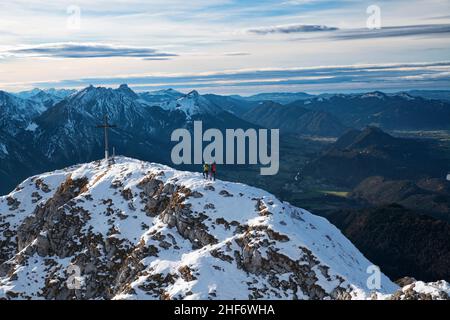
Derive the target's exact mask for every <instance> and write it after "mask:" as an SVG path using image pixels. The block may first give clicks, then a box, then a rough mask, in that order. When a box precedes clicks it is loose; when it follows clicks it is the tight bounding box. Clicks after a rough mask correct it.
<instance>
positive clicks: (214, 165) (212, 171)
mask: <svg viewBox="0 0 450 320" xmlns="http://www.w3.org/2000/svg"><path fill="white" fill-rule="evenodd" d="M211 180H214V181H216V162H215V161H214V162H213V164H212V165H211Z"/></svg>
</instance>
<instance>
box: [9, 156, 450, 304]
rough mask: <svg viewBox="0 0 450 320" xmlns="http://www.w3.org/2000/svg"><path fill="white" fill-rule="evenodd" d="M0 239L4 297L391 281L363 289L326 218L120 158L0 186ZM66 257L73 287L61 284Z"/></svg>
mask: <svg viewBox="0 0 450 320" xmlns="http://www.w3.org/2000/svg"><path fill="white" fill-rule="evenodd" d="M0 243H1V251H0V298H8V299H26V298H34V299H36V298H41V299H94V298H95V299H235V298H236V299H296V298H297V299H367V298H369V297H372V298H373V297H375V298H389V297H393V296H392V294H393V293H394V292H395V291H396V290H397V289H399V288H398V287H397V286H396V285H395V284H394V283H392V282H391V281H390V280H389V279H388V278H387V277H385V276H384V275H381V289H380V290H378V291H377V292H376V293H374V292H371V290H369V289H367V285H366V281H367V278H368V274H367V273H366V270H367V267H368V266H370V265H371V263H370V262H369V261H368V260H367V259H366V258H365V257H364V256H363V255H362V254H361V253H360V252H359V251H358V250H357V249H356V248H355V247H354V246H353V245H352V244H351V243H350V241H349V240H347V239H346V238H345V237H344V236H343V235H342V234H341V232H340V231H339V230H338V229H337V228H335V227H334V226H333V225H332V224H330V223H329V222H328V221H327V220H326V219H324V218H321V217H318V216H315V215H313V214H311V213H309V212H308V211H306V210H303V209H300V208H296V207H293V206H291V205H289V204H288V203H284V202H281V201H279V200H277V199H276V198H275V197H274V196H273V195H271V194H269V193H267V192H265V191H263V190H260V189H256V188H253V187H249V186H246V185H244V184H239V183H231V182H225V181H219V180H218V181H215V182H211V181H205V180H204V179H203V178H202V176H201V174H199V173H191V172H182V171H177V170H174V169H172V168H170V167H167V166H163V165H159V164H155V163H148V162H143V161H138V160H134V159H130V158H125V157H118V158H116V162H115V164H113V165H111V166H108V165H107V164H106V163H105V162H104V161H96V162H91V163H87V164H82V165H76V166H72V167H69V168H66V169H63V170H58V171H54V172H50V173H45V174H41V175H37V176H34V177H31V178H28V179H27V180H25V181H24V182H22V183H21V184H20V185H19V186H18V187H17V188H16V190H15V191H13V192H11V193H10V194H9V195H7V196H3V197H0ZM71 265H75V266H78V267H79V268H80V277H81V278H80V279H79V280H80V287H79V289H73V288H69V287H68V286H67V279H68V277H69V276H70V273H69V272H68V271H67V270H68V268H69V266H71ZM443 285H447V284H443ZM421 286H422V287H426V284H423V283H422V284H421ZM445 288H447V289H448V286H447V287H445ZM445 288H444V289H445ZM408 290H410V291H411V290H412V289H411V288H410V287H408ZM435 291H439V290H437V289H436V290H435ZM398 292H400V291H398ZM433 292H434V291H433ZM439 292H440V291H439ZM402 294H403V296H404V294H405V293H404V292H401V294H398V297H402Z"/></svg>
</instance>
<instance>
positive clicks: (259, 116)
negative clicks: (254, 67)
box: [242, 101, 346, 136]
mask: <svg viewBox="0 0 450 320" xmlns="http://www.w3.org/2000/svg"><path fill="white" fill-rule="evenodd" d="M242 118H243V119H245V120H247V121H249V122H253V123H256V124H258V125H260V126H263V127H267V128H276V129H278V128H279V129H280V132H281V133H297V134H304V135H320V136H338V135H340V134H342V133H343V132H344V131H345V129H346V128H345V127H344V126H343V125H342V124H341V123H340V122H339V120H337V118H335V117H334V116H332V115H331V114H329V113H327V112H323V111H311V110H308V109H306V108H303V107H301V106H298V105H296V104H295V105H294V104H291V105H285V106H283V105H281V104H278V103H275V102H272V101H264V102H260V103H259V104H258V105H256V106H255V107H254V108H252V109H250V110H249V111H247V112H246V113H244V114H243V115H242Z"/></svg>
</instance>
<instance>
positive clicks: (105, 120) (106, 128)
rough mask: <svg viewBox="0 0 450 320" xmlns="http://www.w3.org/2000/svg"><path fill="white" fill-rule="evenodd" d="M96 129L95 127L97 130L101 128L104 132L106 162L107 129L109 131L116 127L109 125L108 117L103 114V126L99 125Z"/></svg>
mask: <svg viewBox="0 0 450 320" xmlns="http://www.w3.org/2000/svg"><path fill="white" fill-rule="evenodd" d="M96 127H97V128H103V129H104V132H105V160H106V161H108V159H109V146H108V129H109V128H115V127H117V126H116V125H113V124H109V123H108V115H107V114H105V117H104V122H103V124H99V125H98V126H96Z"/></svg>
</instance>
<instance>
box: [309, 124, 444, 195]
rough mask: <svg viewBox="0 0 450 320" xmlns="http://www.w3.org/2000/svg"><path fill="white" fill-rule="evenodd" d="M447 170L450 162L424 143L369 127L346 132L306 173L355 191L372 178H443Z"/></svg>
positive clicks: (310, 165)
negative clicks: (361, 183) (367, 179)
mask: <svg viewBox="0 0 450 320" xmlns="http://www.w3.org/2000/svg"><path fill="white" fill-rule="evenodd" d="M431 160H432V161H431ZM447 169H448V163H447V161H445V160H444V159H442V158H440V155H439V154H438V152H436V150H434V149H432V148H431V147H429V146H428V145H426V144H425V143H424V142H422V141H417V140H414V139H404V138H396V137H393V136H391V135H389V134H387V133H385V132H383V131H382V130H381V129H379V128H376V127H367V128H365V129H364V130H361V131H360V130H350V131H348V132H346V133H345V134H344V135H343V136H341V137H340V138H339V139H338V140H337V141H336V142H335V143H334V144H333V145H332V146H331V147H330V148H328V149H327V150H326V151H324V152H323V154H321V155H320V156H319V157H318V158H317V159H315V160H313V161H311V162H310V163H309V164H308V165H307V166H306V167H305V174H307V175H310V176H313V177H315V178H317V179H321V180H326V181H328V182H331V183H333V184H334V185H338V186H345V187H352V188H353V187H355V186H356V185H357V184H359V183H360V182H361V181H362V180H363V179H365V178H367V177H370V176H383V177H386V178H390V179H420V178H424V177H428V176H431V177H441V176H442V175H443V174H444V172H446V171H447Z"/></svg>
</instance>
